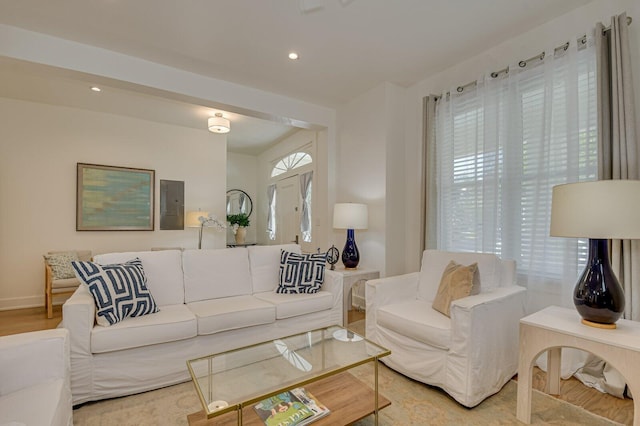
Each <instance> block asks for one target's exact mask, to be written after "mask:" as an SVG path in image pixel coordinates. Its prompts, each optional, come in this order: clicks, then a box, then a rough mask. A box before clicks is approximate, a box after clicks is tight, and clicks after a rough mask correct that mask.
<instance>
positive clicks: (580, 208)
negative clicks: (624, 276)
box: [550, 180, 640, 329]
mask: <svg viewBox="0 0 640 426" xmlns="http://www.w3.org/2000/svg"><path fill="white" fill-rule="evenodd" d="M639 213H640V181H638V180H601V181H592V182H579V183H570V184H565V185H558V186H554V187H553V194H552V198H551V232H550V233H551V236H553V237H577V238H589V256H588V258H587V265H586V267H585V270H584V272H583V273H582V275H581V276H580V278H579V280H578V282H577V284H576V287H575V289H574V292H573V303H574V304H575V306H576V309H577V311H578V313H579V314H580V316H582V323H583V324H586V325H590V326H593V327H599V328H611V329H613V328H616V324H615V322H616V321H617V320H618V319H619V318H620V316H621V315H622V313H623V311H624V305H625V298H624V290H623V288H622V286H621V285H620V283H619V282H618V279H617V278H616V276H615V274H614V272H613V270H612V269H611V263H610V260H609V248H608V240H609V239H625V240H629V239H640V215H639Z"/></svg>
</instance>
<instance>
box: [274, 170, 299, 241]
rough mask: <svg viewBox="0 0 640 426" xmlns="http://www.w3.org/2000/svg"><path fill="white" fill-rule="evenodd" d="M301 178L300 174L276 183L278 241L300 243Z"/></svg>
mask: <svg viewBox="0 0 640 426" xmlns="http://www.w3.org/2000/svg"><path fill="white" fill-rule="evenodd" d="M300 240H301V236H300V178H299V177H298V175H295V176H291V177H288V178H286V179H282V180H280V181H278V183H277V184H276V242H277V244H289V243H300Z"/></svg>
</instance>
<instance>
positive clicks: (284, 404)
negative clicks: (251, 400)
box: [253, 388, 329, 426]
mask: <svg viewBox="0 0 640 426" xmlns="http://www.w3.org/2000/svg"><path fill="white" fill-rule="evenodd" d="M253 409H254V410H255V412H256V413H257V414H258V416H259V417H260V418H261V419H262V421H263V422H264V424H265V425H266V426H304V425H308V424H309V423H311V422H313V421H315V420H317V419H319V418H321V417H324V416H326V415H327V414H329V409H328V408H327V407H325V406H324V405H322V404H321V403H320V402H319V401H318V400H317V399H316V398H315V397H314V396H313V395H312V394H310V393H309V392H307V391H306V390H305V389H304V388H296V389H292V390H291V391H287V392H282V393H280V394H278V395H274V396H272V397H269V398H267V399H264V400H262V401H260V402H259V403H258V404H256V405H254V406H253Z"/></svg>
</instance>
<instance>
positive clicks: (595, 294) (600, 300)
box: [573, 239, 625, 329]
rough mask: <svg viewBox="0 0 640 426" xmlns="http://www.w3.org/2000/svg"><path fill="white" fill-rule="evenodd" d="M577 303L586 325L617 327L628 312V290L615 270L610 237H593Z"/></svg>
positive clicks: (578, 290)
mask: <svg viewBox="0 0 640 426" xmlns="http://www.w3.org/2000/svg"><path fill="white" fill-rule="evenodd" d="M573 303H574V304H575V306H576V310H577V311H578V313H579V314H580V316H581V317H582V318H583V321H582V322H583V324H586V325H589V326H592V327H598V328H608V329H611V328H616V325H615V322H616V321H618V320H619V319H620V317H621V316H622V313H623V312H624V304H625V301H624V290H623V289H622V286H621V285H620V283H619V282H618V279H617V278H616V276H615V274H614V273H613V270H612V269H611V263H610V262H609V249H608V246H607V240H601V239H590V240H589V260H588V261H587V266H586V267H585V270H584V272H583V273H582V276H581V277H580V279H579V280H578V283H577V284H576V288H575V290H574V292H573Z"/></svg>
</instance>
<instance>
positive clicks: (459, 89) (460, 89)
mask: <svg viewBox="0 0 640 426" xmlns="http://www.w3.org/2000/svg"><path fill="white" fill-rule="evenodd" d="M631 22H633V19H631V16H627V25H631ZM609 30H611V27H610V26H609V27H605V28H604V29H603V32H607V31H609ZM577 42H578V43H580V44H585V43H586V42H587V36H586V34H585V35H583V36H582V37H580V38H579V39H578V40H577ZM568 48H569V42H566V43H564V44H563V45H561V46H558V47H556V48H555V49H554V52H558V51H560V50H567V49H568ZM544 55H545V52H541V53H539V54H537V55H535V56H532V57H530V58H529V59H525V60H523V61H520V62H518V66H519V67H520V68H524V67H526V66H527V64H528V63H529V62H531V61H533V60H535V59H537V60H540V61H541V60H543V59H544ZM500 74H509V67H508V66H507V67H505V68H502V69H501V70H498V71H493V72H491V73H490V74H489V75H490V76H491V78H497V77H498V76H499V75H500ZM476 84H477V82H476V81H470V82H469V83H467V84H463V85H462V86H458V87H457V88H456V92H458V93H462V92H464V90H465V89H466V88H468V87H472V86H475V85H476ZM449 94H450V92H447V95H449ZM439 98H440V96H436V100H438V99H439Z"/></svg>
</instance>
